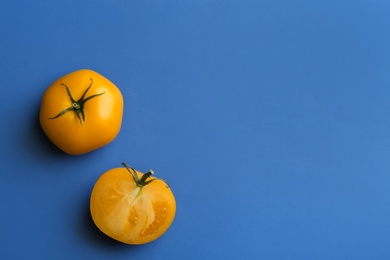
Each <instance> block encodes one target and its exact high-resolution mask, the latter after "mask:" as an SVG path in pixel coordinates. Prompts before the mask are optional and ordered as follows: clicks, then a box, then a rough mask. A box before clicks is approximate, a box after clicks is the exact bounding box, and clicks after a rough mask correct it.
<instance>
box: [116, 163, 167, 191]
mask: <svg viewBox="0 0 390 260" xmlns="http://www.w3.org/2000/svg"><path fill="white" fill-rule="evenodd" d="M122 165H123V166H124V167H125V168H126V170H127V171H128V172H129V173H130V174H131V176H132V177H133V179H134V182H135V183H136V185H137V186H138V187H140V188H142V187H144V186H145V185H148V184H149V183H151V182H152V181H155V180H160V181H163V182H164V183H165V184H166V185H167V187H169V186H168V184H167V183H166V182H165V181H164V180H162V179H160V178H156V177H153V178H152V177H151V176H152V175H153V174H154V171H153V170H150V171H148V172H147V173H144V174H143V175H142V177H141V179H140V178H139V177H138V174H137V172H136V170H134V168H132V167H130V166H129V165H127V164H126V163H122Z"/></svg>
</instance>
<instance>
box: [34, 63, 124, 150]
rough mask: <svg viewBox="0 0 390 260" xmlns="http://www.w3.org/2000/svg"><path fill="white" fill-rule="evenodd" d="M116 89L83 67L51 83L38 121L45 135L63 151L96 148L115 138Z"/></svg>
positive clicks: (119, 109)
mask: <svg viewBox="0 0 390 260" xmlns="http://www.w3.org/2000/svg"><path fill="white" fill-rule="evenodd" d="M122 114H123V97H122V94H121V92H120V90H119V89H118V88H117V87H116V86H115V85H114V83H112V82H111V81H109V80H108V79H107V78H105V77H104V76H102V75H100V74H99V73H97V72H95V71H92V70H88V69H83V70H78V71H74V72H72V73H69V74H67V75H65V76H63V77H61V78H59V79H58V80H56V81H55V82H54V83H53V84H51V85H50V86H49V87H48V88H47V90H46V91H45V93H44V94H43V97H42V103H41V110H40V115H39V120H40V123H41V126H42V129H43V131H44V132H45V134H46V135H47V137H48V138H49V139H50V140H51V141H52V142H53V143H54V144H55V145H56V146H57V147H58V148H60V149H61V150H63V151H64V152H66V153H69V154H73V155H77V154H83V153H87V152H90V151H92V150H95V149H98V148H100V147H102V146H104V145H106V144H108V143H110V142H111V141H113V140H114V139H115V137H116V136H117V135H118V133H119V130H120V128H121V124H122Z"/></svg>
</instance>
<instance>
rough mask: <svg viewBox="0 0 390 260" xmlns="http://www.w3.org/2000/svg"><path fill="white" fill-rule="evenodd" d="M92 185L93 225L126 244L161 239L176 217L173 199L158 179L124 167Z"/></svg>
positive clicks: (149, 173)
mask: <svg viewBox="0 0 390 260" xmlns="http://www.w3.org/2000/svg"><path fill="white" fill-rule="evenodd" d="M123 166H124V167H122V168H114V169H111V170H109V171H107V172H105V173H104V174H103V175H101V176H100V178H99V179H98V180H97V182H96V183H95V186H94V188H93V190H92V194H91V200H90V211H91V215H92V219H93V221H94V223H95V225H96V226H97V227H98V228H99V229H100V230H101V231H102V232H103V233H105V234H106V235H108V236H110V237H112V238H114V239H116V240H118V241H120V242H123V243H126V244H145V243H148V242H151V241H153V240H155V239H157V238H159V237H160V236H161V235H163V234H164V233H165V232H166V231H167V230H168V228H169V227H170V226H171V224H172V221H173V219H174V217H175V214H176V201H175V197H174V195H173V193H172V191H171V189H170V188H169V186H168V185H167V184H166V183H165V182H164V181H163V180H161V179H158V178H155V177H152V176H151V175H152V174H153V171H149V172H147V173H145V174H143V173H141V172H139V171H136V170H134V169H133V168H131V167H129V166H128V165H126V164H125V163H123Z"/></svg>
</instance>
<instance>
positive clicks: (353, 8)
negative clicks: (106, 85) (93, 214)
mask: <svg viewBox="0 0 390 260" xmlns="http://www.w3.org/2000/svg"><path fill="white" fill-rule="evenodd" d="M389 13H390V1H385V0H356V1H352V0H351V1H348V0H345V1H319V0H312V1H309V0H307V1H304V0H297V1H287V0H257V1H255V0H253V1H250V0H234V1H233V0H230V1H229V0H225V1H222V0H219V1H217V0H196V1H168V0H144V1H133V0H127V1H125V0H94V1H92V0H85V1H80V0H77V1H76V0H72V1H70V0H69V1H49V0H47V1H44V0H37V1H27V0H24V1H23V0H19V1H18V0H2V1H1V2H0V29H1V31H0V32H1V35H0V71H1V77H0V86H1V95H0V97H1V102H0V106H1V107H0V113H1V114H0V115H1V119H2V123H1V128H0V130H1V132H0V133H1V135H0V138H1V139H0V142H1V146H0V153H1V157H0V158H1V166H2V169H1V176H0V177H1V181H0V183H1V188H0V204H1V209H0V230H1V232H0V258H1V259H143V260H144V259H272V260H277V259H300V260H301V259H354V260H356V259H388V258H389V257H390V247H389V245H390V160H389V157H390V138H389V136H390V116H389V111H390V102H389V100H390V76H389V72H390V15H389ZM82 68H89V69H93V70H95V71H97V72H99V73H101V74H103V75H104V76H106V77H107V78H109V79H110V80H111V81H113V82H114V83H115V84H116V85H117V86H118V87H119V88H120V89H121V91H122V94H123V96H124V99H125V109H124V119H123V125H122V129H121V132H120V134H119V136H118V137H117V138H116V139H115V141H114V142H113V143H111V144H109V145H108V146H106V147H104V148H102V149H100V150H97V151H95V152H92V153H89V154H86V155H82V156H69V155H66V154H64V153H62V152H61V151H60V150H58V149H57V148H56V147H55V146H54V145H53V144H51V142H50V141H48V139H47V138H46V137H45V135H44V134H43V132H42V130H41V128H40V126H39V123H38V113H39V106H40V101H41V96H42V94H43V92H44V91H45V89H46V88H47V87H48V86H49V85H50V84H51V83H52V82H53V81H54V80H56V79H57V78H59V77H61V76H63V75H64V74H67V73H69V72H72V71H74V70H78V69H82ZM122 161H124V162H126V163H128V164H130V165H132V166H133V167H134V168H136V169H139V170H142V171H147V170H149V169H150V168H152V169H154V171H155V172H156V176H159V177H161V178H163V179H166V180H167V181H168V182H169V184H170V186H171V188H172V190H173V192H174V194H175V196H176V199H177V215H176V218H175V221H174V223H173V225H172V226H171V228H170V229H169V231H168V232H167V233H166V234H165V235H164V236H163V237H161V238H160V239H158V240H157V241H155V242H153V243H150V244H147V245H143V246H129V245H125V244H121V243H119V242H115V241H114V240H111V239H110V238H108V237H106V236H105V235H103V234H101V233H100V231H98V230H97V229H96V228H95V227H94V224H93V223H92V221H91V218H90V215H89V196H90V192H91V189H92V187H93V185H94V182H95V181H96V180H97V178H98V177H99V176H100V174H102V173H103V172H105V171H106V170H108V169H110V168H114V167H120V166H121V162H122Z"/></svg>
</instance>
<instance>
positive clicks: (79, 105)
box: [49, 78, 105, 125]
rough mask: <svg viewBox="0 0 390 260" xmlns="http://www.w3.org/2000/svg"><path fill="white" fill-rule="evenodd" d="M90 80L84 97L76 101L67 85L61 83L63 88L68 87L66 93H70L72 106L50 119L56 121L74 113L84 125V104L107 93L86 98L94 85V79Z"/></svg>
mask: <svg viewBox="0 0 390 260" xmlns="http://www.w3.org/2000/svg"><path fill="white" fill-rule="evenodd" d="M90 79H91V84H89V86H88V88H87V89H86V90H85V91H84V93H83V95H82V96H81V98H80V99H79V100H75V99H74V98H73V97H72V93H71V92H70V90H69V87H68V86H67V85H65V84H64V83H61V85H62V86H65V87H66V92H67V93H68V97H69V99H70V101H71V103H72V105H71V106H70V107H68V108H65V109H64V110H62V111H61V112H60V113H58V114H57V115H56V116H55V117H49V119H56V118H58V117H60V116H62V115H63V114H65V113H66V112H68V111H74V112H75V113H76V115H77V118H78V119H79V121H80V124H81V125H82V124H83V122H85V114H84V104H85V103H86V102H87V101H88V100H91V99H92V98H94V97H97V96H100V95H103V94H104V93H105V92H102V93H99V94H95V95H92V96H89V97H87V98H85V96H86V95H87V92H88V90H89V89H90V88H91V87H92V84H93V79H92V78H90Z"/></svg>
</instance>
